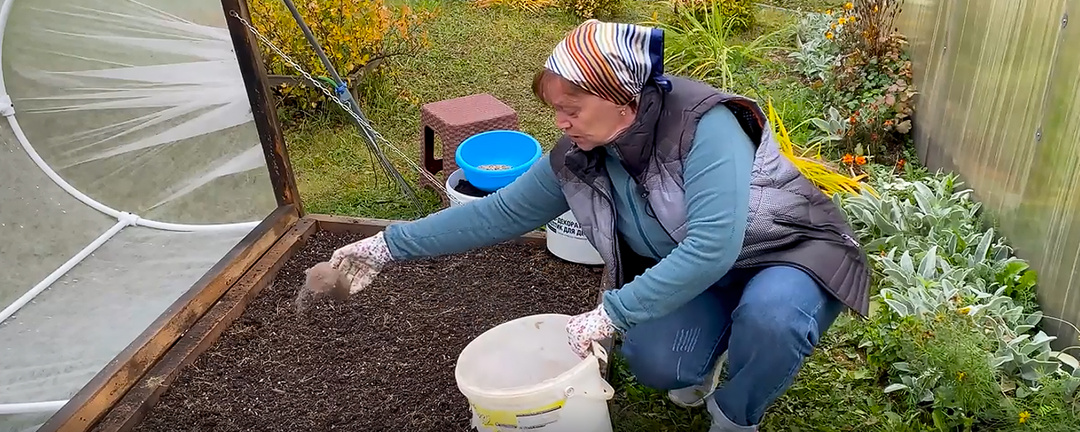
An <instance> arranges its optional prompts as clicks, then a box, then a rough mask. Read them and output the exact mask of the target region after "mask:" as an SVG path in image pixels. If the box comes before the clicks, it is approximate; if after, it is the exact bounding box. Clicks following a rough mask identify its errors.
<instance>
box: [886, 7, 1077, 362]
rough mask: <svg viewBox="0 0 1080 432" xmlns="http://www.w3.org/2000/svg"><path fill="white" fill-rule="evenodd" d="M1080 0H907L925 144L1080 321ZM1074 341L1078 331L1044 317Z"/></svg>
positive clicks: (1045, 292)
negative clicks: (1076, 19) (1070, 17)
mask: <svg viewBox="0 0 1080 432" xmlns="http://www.w3.org/2000/svg"><path fill="white" fill-rule="evenodd" d="M1070 13H1072V14H1074V15H1075V14H1076V13H1080V0H1046V1H1038V2H1017V1H1013V0H908V1H906V2H905V9H904V12H903V14H902V15H901V17H900V18H899V19H898V24H899V27H900V30H901V31H902V32H903V33H904V34H906V35H907V36H908V39H909V42H910V44H911V46H910V48H911V51H910V52H911V53H912V55H913V57H914V58H913V63H914V73H915V82H916V85H917V86H918V88H919V90H920V96H919V100H918V110H917V116H918V118H917V119H916V126H915V139H916V147H917V148H918V150H919V154H920V157H921V158H922V159H923V161H924V162H925V163H926V164H927V165H929V166H930V167H931V168H944V169H949V170H954V171H957V172H958V173H959V174H960V175H961V177H962V178H963V179H964V180H965V181H966V182H967V184H968V185H969V186H970V187H971V188H973V189H974V190H975V192H976V196H977V197H978V199H979V200H980V201H982V202H983V203H984V204H985V206H986V210H987V211H988V212H989V215H990V216H991V219H993V220H996V222H997V223H999V224H1000V226H1001V230H1002V234H1004V235H1006V236H1007V237H1008V238H1009V241H1010V243H1011V244H1012V245H1014V246H1015V247H1016V248H1017V253H1018V255H1020V256H1021V257H1022V258H1025V259H1027V260H1029V261H1030V262H1031V263H1032V265H1033V266H1034V268H1035V269H1036V270H1038V272H1039V276H1040V301H1041V302H1042V304H1043V307H1044V310H1045V312H1046V314H1047V315H1050V316H1053V317H1057V318H1062V319H1065V320H1067V321H1070V322H1073V323H1080V197H1078V195H1080V194H1078V193H1077V192H1076V188H1077V186H1080V144H1078V142H1080V49H1078V48H1077V47H1080V23H1068V21H1067V19H1066V16H1067V14H1070ZM1045 325H1046V326H1047V328H1048V330H1051V331H1055V332H1056V333H1057V334H1058V336H1060V337H1061V338H1062V339H1067V340H1063V341H1061V342H1062V343H1063V344H1065V345H1070V344H1072V342H1074V341H1075V337H1076V335H1075V334H1074V332H1073V331H1072V330H1071V329H1070V328H1069V327H1068V326H1064V325H1059V324H1058V323H1056V322H1052V321H1048V322H1046V323H1045Z"/></svg>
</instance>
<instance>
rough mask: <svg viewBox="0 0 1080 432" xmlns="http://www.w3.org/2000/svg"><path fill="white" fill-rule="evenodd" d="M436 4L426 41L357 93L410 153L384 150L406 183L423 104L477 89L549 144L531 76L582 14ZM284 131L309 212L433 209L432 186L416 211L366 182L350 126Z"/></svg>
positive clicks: (379, 125)
mask: <svg viewBox="0 0 1080 432" xmlns="http://www.w3.org/2000/svg"><path fill="white" fill-rule="evenodd" d="M440 9H441V11H440V14H439V16H438V17H437V18H436V19H435V20H434V21H433V22H431V23H429V25H428V27H427V28H428V33H429V39H430V41H431V46H430V47H429V48H427V49H425V50H424V51H423V52H422V53H420V54H419V55H417V56H415V57H399V58H394V59H392V61H390V62H389V68H388V73H387V74H386V76H384V77H380V79H379V80H378V81H377V82H373V83H371V84H370V86H369V87H370V88H369V89H368V91H367V92H366V93H367V94H366V97H365V98H364V100H362V104H363V109H364V110H365V114H366V115H367V116H368V117H369V119H370V120H371V123H372V124H373V126H374V127H375V128H376V129H377V130H378V131H379V132H380V133H381V134H382V135H383V136H384V137H385V138H386V139H387V140H389V141H390V142H391V143H393V146H394V147H395V148H396V149H398V150H400V153H401V154H404V155H407V158H406V157H405V156H402V155H400V154H398V152H395V151H393V150H387V153H391V155H390V156H391V158H392V159H393V161H394V163H395V165H396V167H397V169H398V171H399V172H401V173H402V174H403V175H404V176H405V177H406V178H408V179H410V180H411V181H413V182H415V181H416V180H417V178H418V174H417V171H416V168H415V167H414V166H413V165H411V164H410V162H409V161H412V163H414V164H417V163H418V162H417V161H418V157H419V156H418V155H419V152H420V107H421V106H422V105H423V104H426V103H430V102H436V101H440V100H445V99H452V98H456V97H461V96H467V95H471V94H476V93H490V94H492V95H494V96H495V97H497V98H498V99H499V100H501V101H502V102H504V103H506V104H507V105H509V106H510V107H511V108H513V109H514V110H515V111H517V113H518V117H519V121H520V127H521V130H522V131H524V132H526V133H529V134H531V135H533V136H534V137H536V139H537V140H539V141H540V143H541V145H542V146H543V147H544V148H545V150H547V149H550V148H551V146H552V145H553V144H554V142H555V140H556V139H557V138H558V137H559V132H558V129H557V128H556V127H555V125H554V121H553V119H552V117H551V114H550V111H549V110H548V109H547V108H545V107H544V106H543V105H542V104H541V103H540V102H538V101H537V100H535V98H534V97H533V95H532V92H531V83H532V76H533V74H534V73H536V71H537V70H539V69H540V68H541V67H543V64H544V61H545V60H546V59H547V56H548V55H549V54H550V52H551V50H552V48H554V46H555V44H556V43H558V41H559V40H561V39H562V37H563V36H565V34H566V32H568V31H569V30H571V29H572V28H573V27H574V26H575V25H577V23H578V22H579V20H577V19H575V18H574V17H573V16H572V15H569V14H566V13H561V12H558V11H549V12H545V13H542V14H528V13H523V12H518V11H514V10H510V9H508V8H503V7H492V8H484V9H481V8H477V7H473V6H471V5H469V4H468V3H466V2H458V1H452V2H444V3H442V4H441V5H440ZM628 12H629V13H628V14H627V15H626V16H625V17H624V18H623V19H625V20H631V21H638V20H641V19H644V18H646V16H645V15H643V14H645V13H646V11H645V10H644V9H635V10H633V11H628ZM286 133H287V136H286V141H287V143H288V146H289V152H290V158H291V159H292V161H293V164H294V169H295V171H296V175H297V176H298V182H299V183H300V192H301V197H302V199H303V200H304V201H305V207H306V208H307V210H308V211H312V212H322V213H333V214H344V215H354V216H365V217H378V218H404V219H412V218H415V217H417V216H420V215H422V214H426V213H427V212H430V211H432V210H434V209H436V208H437V205H438V198H437V196H436V195H435V193H434V192H431V191H426V193H424V194H423V196H424V198H425V204H426V207H425V208H423V209H422V211H421V212H419V213H418V212H416V210H415V209H414V207H413V206H412V205H411V204H410V203H409V202H407V200H405V199H404V198H403V197H402V194H401V192H400V190H399V189H398V188H397V187H396V186H395V185H394V184H393V183H391V181H390V179H389V178H387V177H386V176H385V175H383V176H382V177H380V178H379V179H378V180H379V181H378V182H374V181H372V176H373V173H375V172H378V169H376V167H377V165H373V164H372V158H371V157H370V155H369V152H368V151H367V150H366V148H365V146H364V144H363V140H362V139H361V136H360V135H359V133H358V132H357V131H356V128H355V127H354V126H352V125H348V124H346V125H342V126H338V125H337V124H336V123H335V122H332V121H330V120H329V119H326V118H314V117H308V118H305V119H304V120H303V121H299V122H292V123H290V124H289V127H288V129H287V132H286Z"/></svg>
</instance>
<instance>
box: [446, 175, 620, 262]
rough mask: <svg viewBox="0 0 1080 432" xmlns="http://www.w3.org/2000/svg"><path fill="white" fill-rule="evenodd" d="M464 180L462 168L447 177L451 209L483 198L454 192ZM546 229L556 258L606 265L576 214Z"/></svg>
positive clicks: (561, 219)
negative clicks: (590, 241) (455, 187)
mask: <svg viewBox="0 0 1080 432" xmlns="http://www.w3.org/2000/svg"><path fill="white" fill-rule="evenodd" d="M463 178H465V173H464V172H462V171H461V169H460V168H459V169H457V170H455V171H454V172H453V173H451V174H450V175H449V176H447V177H446V197H447V198H449V199H450V207H457V206H460V205H464V204H465V203H467V202H469V201H475V200H478V199H480V198H481V197H474V196H471V195H465V194H463V193H461V192H458V191H456V190H454V185H457V183H458V182H459V181H461V179H463ZM546 228H547V229H546V232H545V234H544V237H545V238H546V242H547V248H548V251H551V253H552V254H554V255H555V256H557V257H559V258H561V259H564V260H566V261H570V262H572V263H578V264H585V265H601V264H603V263H604V259H603V258H601V257H600V252H597V251H596V248H594V247H593V245H592V243H589V239H588V238H586V237H585V233H584V232H582V231H581V225H579V224H578V221H577V218H575V217H574V212H570V211H568V212H566V213H563V214H562V215H559V217H557V218H555V219H554V220H552V221H551V222H548V224H547V226H546Z"/></svg>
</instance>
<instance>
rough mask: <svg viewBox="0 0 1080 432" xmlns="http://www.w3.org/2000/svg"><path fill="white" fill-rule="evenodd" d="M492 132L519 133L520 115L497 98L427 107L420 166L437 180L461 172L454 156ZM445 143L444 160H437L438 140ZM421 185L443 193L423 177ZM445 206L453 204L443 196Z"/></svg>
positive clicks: (477, 96)
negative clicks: (460, 147)
mask: <svg viewBox="0 0 1080 432" xmlns="http://www.w3.org/2000/svg"><path fill="white" fill-rule="evenodd" d="M490 130H518V115H517V112H516V111H514V109H513V108H510V107H509V106H507V105H506V104H504V103H502V101H500V100H498V99H496V98H495V97H494V96H492V95H490V94H487V93H481V94H474V95H469V96H464V97H459V98H455V99H447V100H442V101H438V102H432V103H429V104H425V105H424V106H423V107H421V109H420V136H421V141H420V165H421V166H423V168H424V170H426V171H427V172H429V173H431V174H432V175H433V176H435V178H440V177H439V176H438V173H439V172H440V171H442V172H443V174H444V175H445V176H444V177H442V178H441V180H442V181H443V182H445V181H446V177H449V176H450V174H453V173H454V171H457V169H458V167H457V162H455V161H454V154H455V152H457V148H458V145H460V144H461V142H462V141H465V139H466V138H468V137H471V136H473V135H476V134H478V133H481V132H487V131H490ZM436 135H438V136H439V140H440V141H442V150H441V153H442V154H441V156H440V157H441V159H435V136H436ZM444 184H445V183H444ZM420 185H421V186H424V187H432V186H434V187H435V190H441V189H442V188H443V184H438V185H432V184H431V182H430V181H428V180H426V179H425V178H424V176H422V175H421V176H420ZM440 195H441V198H442V204H443V206H444V207H445V206H447V205H449V203H450V202H449V200H448V199H447V198H446V196H445V195H444V194H440Z"/></svg>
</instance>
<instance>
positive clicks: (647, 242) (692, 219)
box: [384, 106, 754, 331]
mask: <svg viewBox="0 0 1080 432" xmlns="http://www.w3.org/2000/svg"><path fill="white" fill-rule="evenodd" d="M753 159H754V146H753V143H752V142H751V141H750V139H749V137H748V136H747V135H746V134H745V133H744V132H743V131H742V129H741V128H740V127H739V124H738V121H737V120H736V119H735V116H734V115H732V113H731V112H730V111H729V110H728V109H727V108H726V107H723V106H718V107H716V108H714V109H712V110H710V111H709V112H708V113H706V114H705V115H704V116H703V117H702V119H701V122H700V123H699V125H698V128H697V131H696V133H695V136H694V141H693V143H692V145H691V149H690V152H689V155H688V157H687V159H686V161H685V163H684V181H683V182H684V188H685V189H686V205H687V209H686V211H687V234H686V238H685V239H683V241H682V242H679V243H676V242H675V241H674V240H673V239H672V238H671V237H670V236H669V235H668V234H667V233H666V232H665V231H664V229H663V227H662V226H661V225H660V224H659V222H658V221H657V220H656V219H655V218H654V217H652V216H649V214H652V213H651V211H650V212H649V213H646V209H647V207H648V204H647V203H646V201H645V198H643V197H641V196H640V195H638V194H636V193H635V192H634V191H635V190H636V184H635V182H634V179H633V178H631V177H630V176H629V175H628V173H627V172H626V170H625V169H624V168H623V167H622V165H621V164H620V163H619V161H618V160H617V158H615V156H613V155H612V152H609V155H608V158H607V160H606V162H607V169H608V174H609V175H610V177H611V180H612V186H613V187H612V191H611V192H612V196H613V198H614V200H615V210H616V218H617V223H616V226H617V227H618V230H619V233H620V234H621V235H622V237H623V238H624V239H625V241H626V242H627V244H628V245H629V246H630V248H631V249H632V250H634V251H635V252H636V253H638V254H640V255H642V256H646V257H652V258H654V259H657V260H659V262H658V263H657V264H656V265H655V266H653V267H652V268H650V269H648V270H646V271H645V273H644V274H642V275H641V276H639V277H637V278H635V279H634V280H632V281H630V282H629V283H626V284H625V285H623V286H622V287H621V288H620V289H617V290H610V291H607V292H605V293H604V296H603V304H604V308H605V310H606V311H607V313H608V315H609V316H610V317H611V319H612V321H613V323H614V324H615V326H616V327H618V328H619V329H621V330H623V331H625V330H627V329H629V328H630V327H633V326H634V325H636V324H638V323H641V322H644V321H648V320H651V319H654V318H657V317H660V316H663V315H665V314H667V313H669V312H671V311H673V310H675V309H677V308H678V307H679V306H682V305H683V304H685V303H686V302H688V301H689V300H691V299H693V298H694V297H696V296H697V295H699V294H701V293H702V292H703V291H705V290H706V289H708V288H709V286H711V285H712V284H713V283H715V282H716V281H718V280H720V278H721V277H723V275H724V274H725V273H727V272H728V270H730V268H731V266H732V265H733V264H734V262H735V259H736V258H737V257H738V255H739V252H740V250H741V247H742V241H743V233H744V231H745V229H746V219H747V212H748V207H749V195H750V171H751V168H752V166H753ZM567 210H569V206H568V205H567V203H566V199H565V197H564V195H563V193H562V190H561V189H560V187H559V183H558V180H557V179H556V177H555V173H554V172H553V171H552V170H551V165H550V164H549V162H548V157H547V156H546V155H545V156H544V157H543V158H541V160H540V161H539V162H537V163H536V164H535V165H534V166H533V167H532V168H531V169H529V170H528V171H527V172H526V173H524V174H522V176H521V177H519V178H518V179H517V180H515V181H514V182H513V183H511V184H509V185H507V186H506V187H504V188H502V189H500V190H498V191H497V192H495V193H493V194H491V195H488V196H487V197H485V198H483V199H480V200H476V201H472V202H470V203H468V205H465V206H460V207H451V208H448V209H444V210H441V211H439V212H437V213H434V214H432V215H429V216H427V217H425V218H423V219H420V220H416V221H411V222H407V223H400V224H394V225H391V226H389V227H387V228H386V230H385V233H384V238H385V239H386V241H387V244H388V246H389V248H390V253H391V255H393V256H394V258H395V259H414V258H424V257H430V256H437V255H443V254H449V253H457V252H464V251H467V250H471V249H475V248H478V247H484V246H490V245H493V244H497V243H500V242H503V241H506V240H509V239H512V238H514V237H517V236H520V235H522V234H525V233H527V232H529V231H532V230H533V229H535V228H537V227H539V226H542V225H544V224H545V223H547V222H549V221H551V220H552V219H554V218H556V217H558V216H559V215H561V214H563V213H565V212H566V211H567Z"/></svg>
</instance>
